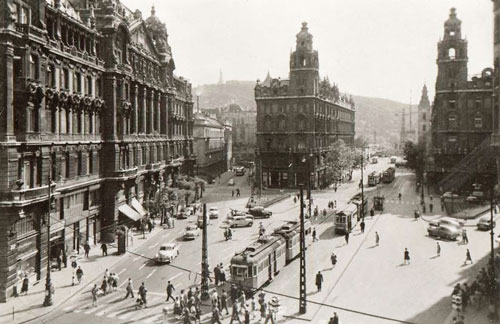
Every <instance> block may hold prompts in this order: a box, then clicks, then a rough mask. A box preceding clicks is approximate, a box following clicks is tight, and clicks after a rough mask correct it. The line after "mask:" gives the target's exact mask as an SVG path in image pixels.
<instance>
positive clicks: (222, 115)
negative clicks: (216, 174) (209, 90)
mask: <svg viewBox="0 0 500 324" xmlns="http://www.w3.org/2000/svg"><path fill="white" fill-rule="evenodd" d="M204 111H207V112H210V113H211V114H215V115H216V116H217V119H219V120H229V121H231V125H232V135H233V138H232V144H233V145H232V149H233V157H234V159H233V161H234V164H236V165H237V164H240V163H241V162H247V161H254V160H255V148H256V141H257V111H255V110H243V109H242V108H241V107H240V106H239V105H236V104H231V105H229V106H227V107H221V108H215V109H204Z"/></svg>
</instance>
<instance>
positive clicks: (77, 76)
mask: <svg viewBox="0 0 500 324" xmlns="http://www.w3.org/2000/svg"><path fill="white" fill-rule="evenodd" d="M73 86H74V87H75V88H76V89H73V91H76V92H79V93H81V92H82V75H81V74H80V73H78V72H76V73H75V77H74V82H73Z"/></svg>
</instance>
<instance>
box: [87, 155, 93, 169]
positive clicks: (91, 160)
mask: <svg viewBox="0 0 500 324" xmlns="http://www.w3.org/2000/svg"><path fill="white" fill-rule="evenodd" d="M87 162H88V169H87V170H88V173H89V174H93V173H94V151H89V156H88V158H87Z"/></svg>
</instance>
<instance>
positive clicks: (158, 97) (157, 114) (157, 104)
mask: <svg viewBox="0 0 500 324" xmlns="http://www.w3.org/2000/svg"><path fill="white" fill-rule="evenodd" d="M155 98H156V100H155V106H154V109H155V118H154V120H155V133H156V134H159V133H160V120H161V118H160V117H161V115H160V103H161V93H160V92H159V91H158V92H156V96H155Z"/></svg>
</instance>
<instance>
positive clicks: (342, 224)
mask: <svg viewBox="0 0 500 324" xmlns="http://www.w3.org/2000/svg"><path fill="white" fill-rule="evenodd" d="M357 222H358V205H357V204H355V203H352V202H351V203H349V204H347V206H346V207H345V208H344V209H342V210H341V211H340V212H338V213H337V214H336V215H335V233H341V234H345V233H347V232H350V231H351V230H352V229H353V228H354V226H356V224H357Z"/></svg>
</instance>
